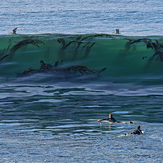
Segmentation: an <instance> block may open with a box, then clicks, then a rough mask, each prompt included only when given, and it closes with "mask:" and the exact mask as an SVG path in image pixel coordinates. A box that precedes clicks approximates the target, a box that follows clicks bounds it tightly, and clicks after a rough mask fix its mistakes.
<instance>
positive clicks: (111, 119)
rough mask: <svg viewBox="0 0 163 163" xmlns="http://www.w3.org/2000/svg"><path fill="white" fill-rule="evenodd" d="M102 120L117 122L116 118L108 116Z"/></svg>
mask: <svg viewBox="0 0 163 163" xmlns="http://www.w3.org/2000/svg"><path fill="white" fill-rule="evenodd" d="M100 121H109V122H117V121H116V119H115V118H106V119H101V120H100Z"/></svg>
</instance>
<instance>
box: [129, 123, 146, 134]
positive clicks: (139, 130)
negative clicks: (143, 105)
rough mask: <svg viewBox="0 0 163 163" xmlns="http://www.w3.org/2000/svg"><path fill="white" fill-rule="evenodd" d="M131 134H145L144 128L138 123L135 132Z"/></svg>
mask: <svg viewBox="0 0 163 163" xmlns="http://www.w3.org/2000/svg"><path fill="white" fill-rule="evenodd" d="M131 134H134V135H141V134H143V132H142V130H141V129H140V126H139V125H138V126H137V128H136V130H135V131H134V132H132V133H131Z"/></svg>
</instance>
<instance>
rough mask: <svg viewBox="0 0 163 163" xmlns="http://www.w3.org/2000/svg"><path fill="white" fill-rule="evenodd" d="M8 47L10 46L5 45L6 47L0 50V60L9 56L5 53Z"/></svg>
mask: <svg viewBox="0 0 163 163" xmlns="http://www.w3.org/2000/svg"><path fill="white" fill-rule="evenodd" d="M9 48H10V45H9V46H8V47H7V49H3V50H2V49H1V50H0V61H2V60H3V59H4V58H6V57H8V56H9V54H7V53H8V51H9Z"/></svg>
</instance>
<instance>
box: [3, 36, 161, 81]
mask: <svg viewBox="0 0 163 163" xmlns="http://www.w3.org/2000/svg"><path fill="white" fill-rule="evenodd" d="M0 42H1V44H0V77H1V80H3V79H4V80H5V79H6V78H13V79H14V78H17V77H18V76H19V75H20V76H21V75H22V76H29V77H30V76H31V75H32V78H35V77H36V78H38V74H41V77H42V78H43V76H45V79H44V81H45V82H46V79H47V78H46V75H47V74H48V75H49V74H50V75H52V76H55V78H56V77H57V76H58V75H60V74H62V73H63V74H64V75H63V78H66V73H67V74H70V73H71V78H73V77H74V78H75V77H76V74H78V76H79V75H81V76H83V75H85V74H86V75H87V76H91V77H92V75H96V76H98V78H100V80H103V81H105V80H108V79H112V78H115V79H117V78H118V79H122V78H123V79H128V78H133V79H134V80H135V79H138V80H139V79H142V78H160V79H161V80H162V70H163V38H162V37H161V36H151V37H139V36H137V37H131V36H121V35H108V34H84V35H63V34H42V35H1V36H0ZM40 61H43V62H44V63H45V64H47V65H51V66H52V69H53V71H51V70H49V69H48V68H47V67H46V69H45V70H41V64H40ZM55 64H57V66H55ZM74 66H77V67H76V68H75V69H74ZM71 68H73V69H71ZM34 70H35V71H34ZM65 70H67V71H65ZM74 71H75V73H74ZM88 71H89V73H87V72H88ZM25 72H26V74H25ZM91 73H92V74H91ZM24 74H25V75H24ZM73 75H74V76H73ZM63 78H61V76H60V77H59V78H58V79H63Z"/></svg>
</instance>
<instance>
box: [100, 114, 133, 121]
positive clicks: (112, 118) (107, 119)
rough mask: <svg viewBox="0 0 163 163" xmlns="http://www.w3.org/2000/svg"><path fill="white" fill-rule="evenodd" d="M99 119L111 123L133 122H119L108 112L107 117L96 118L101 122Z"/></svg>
mask: <svg viewBox="0 0 163 163" xmlns="http://www.w3.org/2000/svg"><path fill="white" fill-rule="evenodd" d="M101 121H106V122H111V123H130V124H133V122H131V121H130V122H120V121H117V120H116V119H115V118H114V117H113V115H112V114H111V113H110V114H109V118H105V119H99V120H97V122H101Z"/></svg>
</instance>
